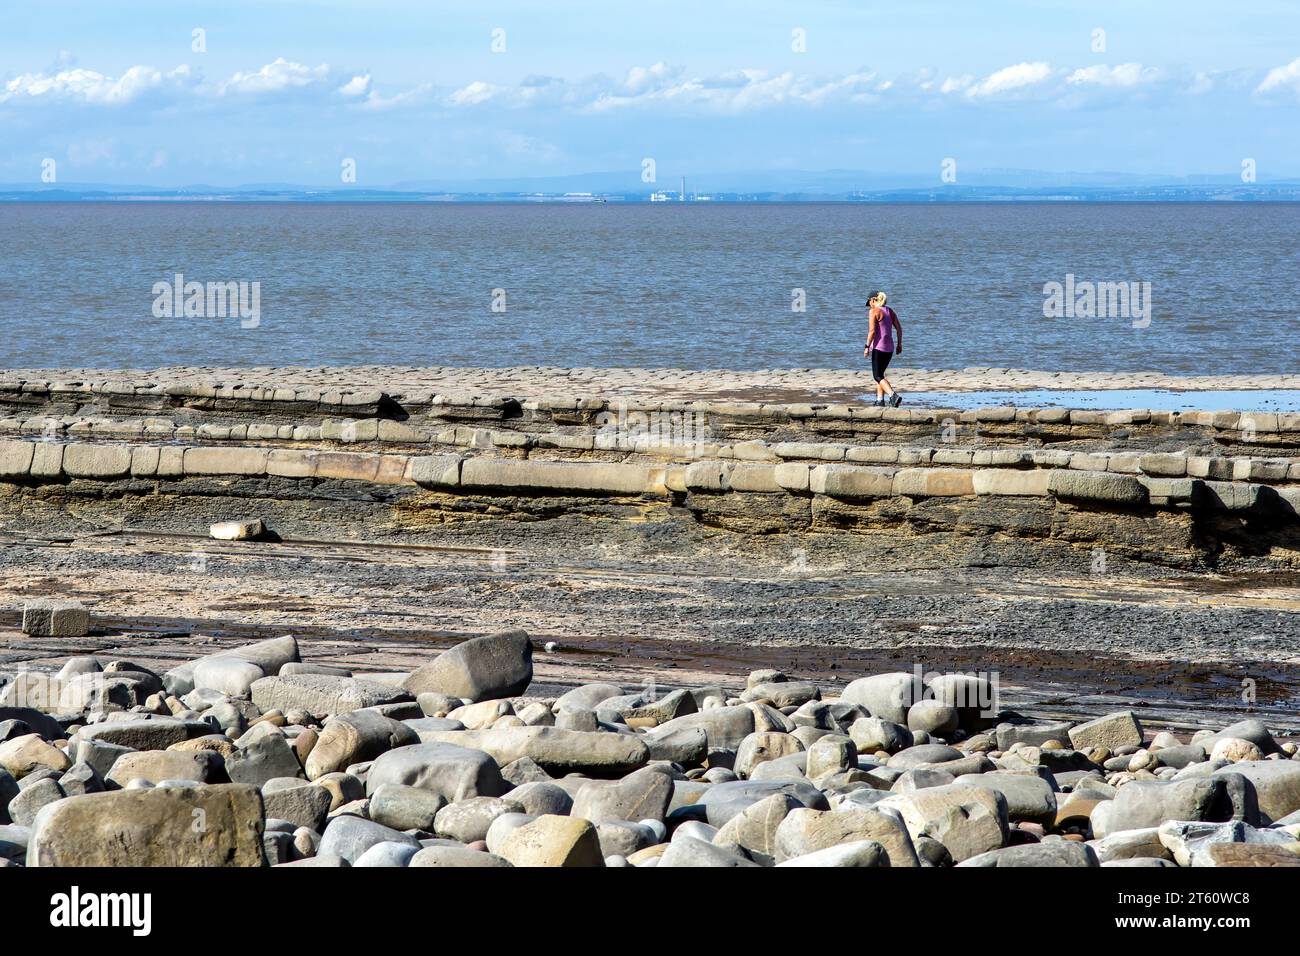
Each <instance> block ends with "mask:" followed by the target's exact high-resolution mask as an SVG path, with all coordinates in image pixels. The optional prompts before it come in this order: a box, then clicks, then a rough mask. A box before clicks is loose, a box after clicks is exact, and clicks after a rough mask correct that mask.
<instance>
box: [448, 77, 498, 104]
mask: <svg viewBox="0 0 1300 956" xmlns="http://www.w3.org/2000/svg"><path fill="white" fill-rule="evenodd" d="M507 91H508V88H507V87H504V86H495V85H493V84H491V83H484V82H483V81H482V80H475V81H474V82H473V83H470V84H469V85H468V86H462V87H461V88H460V89H458V90H455V91H454V92H453V93H452V94H451V95H450V96H448V97H447V100H448V102H450V103H451V104H452V105H454V106H478V105H479V104H480V103H486V102H488V100H491V99H494V98H497V97H500V96H501V95H503V94H504V93H506V92H507Z"/></svg>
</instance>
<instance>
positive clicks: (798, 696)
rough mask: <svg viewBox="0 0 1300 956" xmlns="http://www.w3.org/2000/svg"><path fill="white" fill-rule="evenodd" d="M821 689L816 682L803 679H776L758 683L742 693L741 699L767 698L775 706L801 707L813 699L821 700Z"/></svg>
mask: <svg viewBox="0 0 1300 956" xmlns="http://www.w3.org/2000/svg"><path fill="white" fill-rule="evenodd" d="M821 696H822V695H821V690H820V689H819V688H818V687H817V685H816V684H809V683H804V682H802V681H776V682H773V683H770V684H756V685H755V686H753V687H750V688H749V689H748V690H746V691H745V692H744V693H743V694H741V695H740V699H741V700H745V701H751V700H766V701H768V702H769V703H770V704H771V705H772V706H773V707H777V708H781V707H799V706H801V705H802V704H806V703H807V702H808V701H811V700H821Z"/></svg>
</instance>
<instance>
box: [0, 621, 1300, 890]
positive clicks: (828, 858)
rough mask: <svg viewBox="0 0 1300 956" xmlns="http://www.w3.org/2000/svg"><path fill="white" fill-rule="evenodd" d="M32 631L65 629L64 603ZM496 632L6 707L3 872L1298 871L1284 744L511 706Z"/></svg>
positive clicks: (80, 687)
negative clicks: (420, 659)
mask: <svg viewBox="0 0 1300 956" xmlns="http://www.w3.org/2000/svg"><path fill="white" fill-rule="evenodd" d="M30 611H31V613H30V620H29V621H28V626H29V627H31V628H32V629H33V630H38V631H39V630H49V629H52V628H55V629H57V628H67V629H72V630H75V629H77V628H78V627H80V626H82V625H83V624H84V622H82V621H81V620H80V619H79V618H77V617H76V615H77V608H76V607H75V606H72V605H62V606H51V605H39V606H36V607H34V608H32V609H30ZM532 657H533V646H532V642H531V640H530V639H529V637H528V635H527V634H525V633H523V632H520V631H514V632H503V633H500V634H495V635H491V636H488V637H483V638H477V639H473V640H470V641H466V642H462V643H460V644H457V645H456V646H454V647H452V648H450V649H449V650H447V651H444V652H443V653H441V654H439V655H437V656H434V657H431V658H430V659H428V660H426V661H425V662H424V663H422V664H421V665H420V666H418V667H416V668H415V669H414V670H412V671H410V672H407V673H394V674H385V675H368V676H366V677H354V676H352V675H351V674H350V673H348V672H347V671H345V670H343V669H340V668H337V667H332V666H328V665H320V664H313V663H312V662H311V661H302V660H301V659H300V653H299V646H298V642H297V641H296V640H295V639H294V638H293V637H289V636H285V637H279V638H274V639H270V640H266V641H262V642H259V643H255V644H250V645H245V646H243V647H240V648H237V649H231V650H226V651H222V652H219V653H217V654H214V655H210V656H207V657H201V658H198V659H196V660H193V661H190V662H187V663H185V664H182V665H180V666H177V667H174V668H172V669H171V670H168V671H166V672H164V673H155V672H153V671H151V670H150V669H148V668H146V667H144V666H142V665H139V664H135V663H133V662H130V661H126V660H115V661H105V660H100V659H97V658H93V657H73V658H70V659H68V660H67V661H65V662H64V663H63V666H62V667H61V668H60V669H59V670H58V671H57V672H48V671H20V672H18V673H12V674H6V675H5V676H4V684H3V687H2V688H0V768H3V769H0V801H2V802H3V805H4V809H3V811H2V812H0V817H3V821H4V822H3V823H2V824H0V860H3V861H4V862H5V864H6V865H10V866H24V865H25V866H40V867H58V866H65V867H66V866H263V865H267V864H270V865H276V866H326V867H344V866H358V867H422V866H443V867H446V866H487V867H508V866H517V867H520V866H522V867H548V866H568V867H577V866H585V867H600V866H658V867H695V866H720V867H740V866H773V865H775V866H814V867H841V866H855V867H857V866H866V867H885V866H888V867H900V866H901V867H915V866H920V867H947V866H975V867H989V866H992V867H1008V866H1010V867H1021V866H1077V867H1095V866H1103V867H1118V866H1123V867H1134V866H1140V867H1241V866H1252V867H1254V866H1268V867H1276V866H1287V867H1292V866H1296V867H1300V755H1298V753H1297V746H1296V742H1295V740H1291V739H1287V738H1285V737H1281V738H1279V737H1275V736H1274V734H1273V733H1271V732H1270V729H1269V728H1266V727H1265V726H1264V725H1263V724H1262V723H1260V722H1259V721H1257V720H1253V719H1245V720H1240V721H1237V722H1235V723H1232V724H1231V725H1230V726H1226V727H1223V728H1222V729H1220V730H1218V731H1209V730H1207V731H1204V732H1201V733H1198V734H1196V735H1194V736H1192V737H1191V739H1189V740H1182V739H1180V738H1178V737H1176V736H1175V735H1173V734H1170V733H1167V732H1162V733H1155V734H1152V733H1151V732H1150V731H1148V730H1146V729H1144V728H1143V726H1142V724H1141V722H1140V720H1139V719H1138V718H1137V717H1136V716H1135V715H1134V713H1133V712H1131V711H1121V712H1113V713H1104V714H1098V715H1097V716H1096V717H1095V718H1094V719H1091V720H1087V721H1082V722H1074V721H1042V720H1036V719H1034V718H1033V717H1032V716H1027V715H1024V714H1020V713H1016V712H1013V711H1009V710H1007V709H1006V708H1003V707H1002V706H1001V705H1000V703H999V701H998V699H997V693H996V691H997V688H996V681H990V680H989V678H988V677H987V676H983V675H980V674H930V675H921V674H909V673H905V672H899V673H885V674H874V675H870V676H864V677H856V678H854V679H851V680H848V681H847V683H845V684H842V685H837V686H824V685H819V684H817V683H812V682H808V681H803V680H799V679H798V677H797V675H786V674H783V673H781V672H779V671H774V670H769V671H760V672H755V673H753V674H751V675H750V676H749V679H748V680H747V682H746V685H745V686H744V687H743V688H742V687H722V686H715V687H704V688H694V689H685V688H682V689H673V688H667V687H654V688H641V689H631V691H630V692H629V689H628V688H624V687H618V686H614V685H610V684H604V683H594V684H584V685H580V686H576V687H573V688H572V689H570V690H568V691H566V692H564V693H563V694H560V695H558V696H555V697H544V698H543V697H537V696H533V695H531V694H530V693H529V690H530V684H531V683H532V678H533V666H532Z"/></svg>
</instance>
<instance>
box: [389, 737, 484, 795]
mask: <svg viewBox="0 0 1300 956" xmlns="http://www.w3.org/2000/svg"><path fill="white" fill-rule="evenodd" d="M388 783H395V784H401V785H402V786H410V787H420V788H421V789H424V790H429V791H431V792H433V793H436V794H440V795H441V796H442V797H443V798H444V799H445V800H447V801H448V802H449V803H454V802H456V801H457V800H467V799H469V798H470V797H499V796H501V795H502V794H504V793H505V792H506V791H507V790H508V789H509V784H507V783H506V782H505V781H504V780H503V779H502V778H501V771H500V769H499V768H498V766H497V762H496V761H495V760H493V759H492V757H491V756H489V755H488V754H486V753H484V752H483V751H481V750H471V749H469V748H467V747H457V746H456V745H454V744H446V743H427V744H415V745H414V746H410V747H399V748H397V749H396V750H390V751H388V752H387V753H384V754H380V755H379V756H378V757H377V758H375V761H374V762H373V763H372V764H371V765H370V771H369V772H368V773H367V774H366V792H367V793H370V794H374V793H375V792H376V791H377V790H378V789H379V788H380V787H382V786H383V785H384V784H388Z"/></svg>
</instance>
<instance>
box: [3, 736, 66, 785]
mask: <svg viewBox="0 0 1300 956" xmlns="http://www.w3.org/2000/svg"><path fill="white" fill-rule="evenodd" d="M70 766H72V761H71V760H69V759H68V755H67V754H66V753H64V752H63V751H62V750H60V749H59V748H58V747H54V746H52V745H50V744H48V743H46V742H45V740H44V739H43V738H42V737H41V735H40V734H23V735H22V736H21V737H13V738H11V739H10V740H6V741H5V742H4V743H0V767H3V768H4V769H5V770H6V771H8V772H9V773H10V774H12V775H13V777H14V779H16V780H21V779H22V778H23V777H25V776H27V775H28V774H29V773H33V772H35V771H37V770H54V771H57V772H62V771H64V770H67V769H68V767H70Z"/></svg>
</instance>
